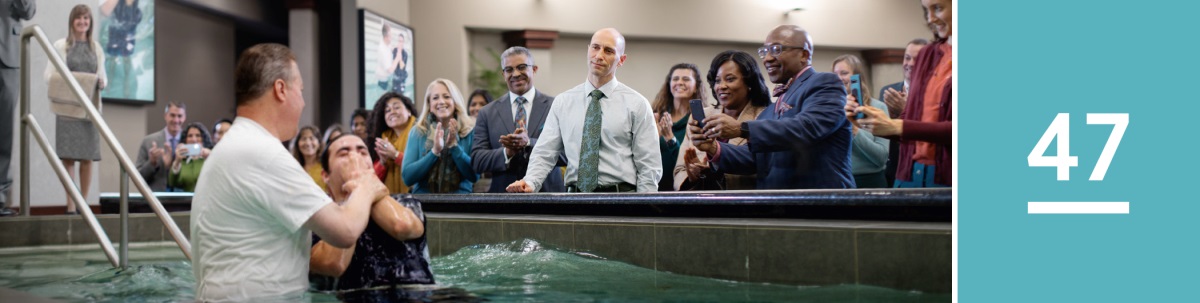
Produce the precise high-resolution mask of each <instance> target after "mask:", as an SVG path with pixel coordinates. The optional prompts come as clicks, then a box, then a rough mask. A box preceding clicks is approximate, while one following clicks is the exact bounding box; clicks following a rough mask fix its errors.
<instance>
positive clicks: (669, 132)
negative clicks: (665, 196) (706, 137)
mask: <svg viewBox="0 0 1200 303" xmlns="http://www.w3.org/2000/svg"><path fill="white" fill-rule="evenodd" d="M703 85H704V80H701V79H700V69H699V68H697V67H696V65H695V64H691V63H679V64H675V66H672V67H671V69H670V72H667V79H666V82H663V85H662V88H661V89H659V90H658V96H656V97H654V102H653V103H651V109H653V110H654V116H655V121H657V127H658V148H659V152H661V153H662V159H663V161H662V164H663V172H669V171H672V170H673V169H675V162H676V158H678V157H679V151H680V149H679V147H680V143H681V142H683V141H687V140H683V139H684V133H686V132H687V122H688V119H689V118H690V117H691V100H692V99H699V100H701V101H703V100H704V90H703V89H701V87H704V86H703ZM701 103H704V102H701ZM674 190H676V188H675V178H674V174H670V173H664V174H663V178H662V180H659V181H658V191H674Z"/></svg>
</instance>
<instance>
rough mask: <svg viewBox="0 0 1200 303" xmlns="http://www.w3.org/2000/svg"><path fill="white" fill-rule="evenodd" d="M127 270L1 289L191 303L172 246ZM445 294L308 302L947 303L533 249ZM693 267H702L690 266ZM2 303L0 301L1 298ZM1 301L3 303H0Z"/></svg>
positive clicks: (21, 254)
mask: <svg viewBox="0 0 1200 303" xmlns="http://www.w3.org/2000/svg"><path fill="white" fill-rule="evenodd" d="M129 252H130V260H131V261H130V264H131V266H130V268H129V269H128V270H120V269H113V268H111V267H110V265H109V263H108V261H107V259H105V257H104V255H103V253H101V252H100V251H99V249H97V248H96V246H95V245H94V244H93V245H77V246H57V247H36V248H6V249H0V287H6V288H12V289H16V290H20V291H24V292H28V293H31V294H34V295H36V296H40V297H46V298H53V299H57V300H62V301H69V302H130V301H136V302H177V301H192V300H193V298H194V296H195V293H194V291H193V289H192V288H193V286H194V284H195V279H194V278H193V277H192V268H191V264H190V263H189V262H187V261H183V260H184V257H183V254H182V253H181V252H180V251H179V248H178V247H175V246H174V243H149V244H140V245H139V244H135V245H131V246H130V250H129ZM432 262H433V271H434V274H436V275H437V276H436V277H437V281H438V283H439V284H440V285H441V286H445V288H443V289H436V290H431V289H417V290H411V289H410V290H386V291H371V292H356V293H350V294H342V295H340V296H339V295H337V294H332V293H323V292H312V293H310V294H309V295H310V297H311V298H310V299H311V300H312V301H313V302H339V301H343V300H344V301H347V302H351V301H359V302H361V301H389V300H390V301H409V300H412V299H413V297H417V298H416V300H415V301H418V302H419V301H425V302H430V301H440V300H448V301H468V302H469V301H480V300H489V301H493V302H514V301H520V302H950V301H951V299H950V295H949V294H926V293H920V292H911V291H899V290H893V289H887V288H881V287H874V286H863V285H837V286H795V285H778V284H766V283H749V282H737V281H726V280H717V279H710V278H702V277H694V276H685V275H679V274H673V273H669V272H661V271H655V270H653V269H647V268H642V267H637V266H634V265H630V264H627V263H623V262H618V261H611V260H607V259H605V258H604V257H603V256H597V255H594V254H590V253H588V252H584V251H574V250H569V249H560V248H554V247H547V246H545V245H542V244H540V243H539V242H537V241H535V240H529V239H526V240H520V241H514V242H509V243H499V244H487V245H474V246H469V247H466V248H463V249H461V250H459V251H457V252H455V253H453V254H449V255H446V256H442V257H436V258H434V259H433V261H432ZM697 266H703V265H701V264H697ZM0 299H2V298H0ZM0 301H3V300H0Z"/></svg>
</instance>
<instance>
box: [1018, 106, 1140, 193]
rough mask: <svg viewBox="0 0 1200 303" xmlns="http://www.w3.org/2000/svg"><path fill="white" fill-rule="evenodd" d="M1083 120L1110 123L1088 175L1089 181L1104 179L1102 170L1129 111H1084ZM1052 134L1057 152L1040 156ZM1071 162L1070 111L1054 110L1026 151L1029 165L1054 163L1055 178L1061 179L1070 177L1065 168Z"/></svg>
mask: <svg viewBox="0 0 1200 303" xmlns="http://www.w3.org/2000/svg"><path fill="white" fill-rule="evenodd" d="M1087 124H1112V125H1113V131H1112V133H1110V134H1109V135H1108V142H1107V143H1104V150H1103V151H1101V152H1100V160H1099V161H1097V162H1096V167H1095V168H1094V169H1092V176H1091V177H1090V178H1088V180H1092V181H1100V180H1104V174H1105V173H1108V164H1109V163H1112V158H1113V154H1115V153H1117V146H1118V145H1121V137H1122V136H1124V135H1125V129H1126V128H1128V127H1129V114H1128V113H1124V114H1087ZM1054 137H1058V155H1055V156H1053V157H1047V156H1044V154H1045V153H1046V149H1048V148H1050V142H1051V141H1054ZM1075 166H1079V158H1078V157H1075V156H1072V155H1071V114H1068V113H1058V116H1056V117H1054V121H1053V122H1050V127H1049V128H1046V132H1045V133H1043V134H1042V138H1041V139H1039V140H1038V143H1037V145H1034V146H1033V151H1030V152H1029V167H1057V168H1058V180H1059V181H1065V180H1068V179H1070V178H1071V174H1070V171H1069V170H1070V169H1071V167H1075Z"/></svg>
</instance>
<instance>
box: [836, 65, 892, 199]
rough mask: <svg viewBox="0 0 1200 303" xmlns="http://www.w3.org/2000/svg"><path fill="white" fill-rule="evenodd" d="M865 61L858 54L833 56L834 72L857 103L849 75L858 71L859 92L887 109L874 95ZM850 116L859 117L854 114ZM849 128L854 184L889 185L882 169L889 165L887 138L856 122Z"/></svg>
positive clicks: (865, 185)
mask: <svg viewBox="0 0 1200 303" xmlns="http://www.w3.org/2000/svg"><path fill="white" fill-rule="evenodd" d="M863 65H864V64H863V61H862V59H859V58H858V56H855V55H841V56H838V57H837V59H833V73H834V74H836V75H837V76H838V78H841V79H842V83H843V84H845V85H846V92H847V95H846V103H847V104H849V103H854V104H858V97H857V96H855V94H854V91H853V90H852V89H851V85H850V82H851V81H850V78H851V77H852V76H853V75H859V76H860V77H859V80H858V85H859V93H861V94H862V97H863V99H864V100H868V101H867V102H870V104H871V106H874V107H875V108H879V109H883V110H884V111H885V112H886V111H887V109H888V107H887V104H884V103H883V101H879V100H877V99H875V98H872V97H871V85H870V84H869V81H867V78H868V77H867V75H866V74H865V73H864V67H863ZM847 106H850V105H847ZM848 117H849V118H850V119H855V118H856V116H855V115H851V116H848ZM850 130H851V132H852V133H853V134H854V139H853V140H852V141H850V172H851V173H853V174H854V184H855V185H856V186H858V188H885V187H889V186H888V184H887V177H885V176H884V175H883V170H884V169H887V159H888V140H887V139H884V138H881V137H877V136H875V135H874V134H872V133H871V132H868V131H861V130H862V129H861V128H860V127H858V126H853V127H851V128H850Z"/></svg>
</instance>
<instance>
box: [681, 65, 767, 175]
mask: <svg viewBox="0 0 1200 303" xmlns="http://www.w3.org/2000/svg"><path fill="white" fill-rule="evenodd" d="M708 82H709V83H712V88H713V90H712V94H713V97H714V98H716V99H717V105H716V106H714V107H711V108H705V110H704V113H705V116H719V115H725V116H728V117H736V119H737V121H739V122H741V121H752V120H754V119H757V118H758V115H759V114H761V113H762V112H763V110H765V109H766V108H767V106H769V105H771V95H770V93H769V90H767V85H766V84H765V83H763V78H762V73H760V72H759V71H758V61H755V59H754V56H751V55H750V54H748V53H746V52H742V51H734V50H728V51H725V52H722V53H720V54H717V56H716V57H715V58H713V61H712V64H711V66H710V67H709V69H708ZM693 118H695V119H691V121H696V122H689V123H699V120H697V119H703V117H693ZM693 137H696V138H699V137H701V136H698V135H695V134H692V133H690V132H689V133H688V134H687V137H686V138H693ZM704 142H705V143H701V144H700V145H698V146H694V145H693V142H692V140H683V146H682V147H681V149H680V150H682V151H683V152H682V153H680V154H679V156H678V159H676V161H675V162H676V163H677V164H676V165H675V166H674V167H672V169H673V170H671V171H673V172H674V182H675V183H674V187H675V189H676V190H725V189H731V190H743V189H755V188H757V186H756V185H757V184H756V182H755V179H754V176H741V175H722V174H719V173H715V172H713V171H712V169H710V168H709V166H708V160H707V159H708V158H707V157H710V155H712V154H713V153H715V152H716V150H717V148H716V146H715V145H714V144H715V142H716V141H715V140H712V139H709V140H705V141H704ZM728 143H729V144H735V145H745V144H748V143H749V141H748V140H746V139H745V138H733V139H730V140H729V142H728ZM664 162H665V161H664Z"/></svg>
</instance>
